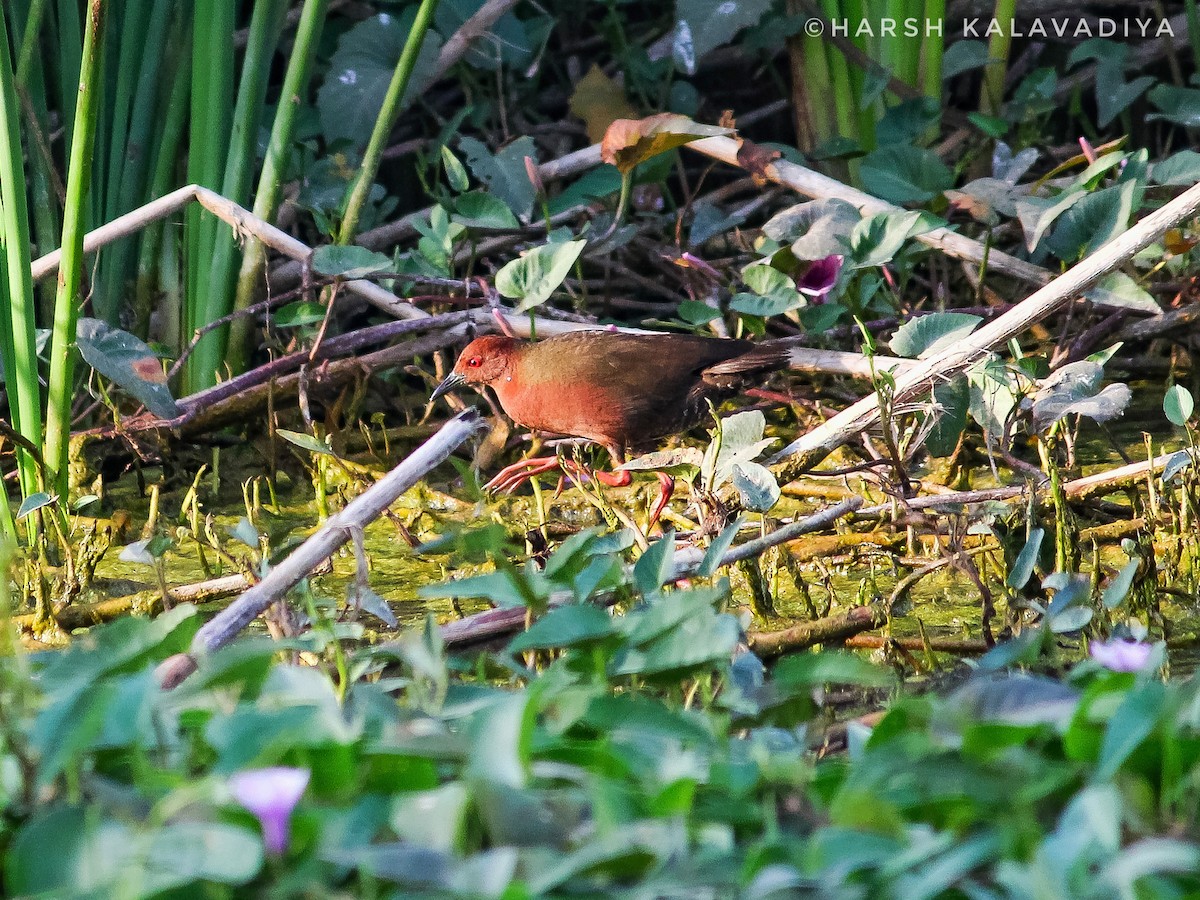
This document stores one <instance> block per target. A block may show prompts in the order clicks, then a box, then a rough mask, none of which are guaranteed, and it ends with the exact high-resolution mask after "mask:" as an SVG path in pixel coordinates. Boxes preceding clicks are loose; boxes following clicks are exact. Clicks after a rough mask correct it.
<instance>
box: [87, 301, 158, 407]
mask: <svg viewBox="0 0 1200 900" xmlns="http://www.w3.org/2000/svg"><path fill="white" fill-rule="evenodd" d="M76 343H77V344H78V346H79V354H80V355H81V356H82V357H83V358H84V361H85V362H87V364H88V365H89V366H91V367H92V368H93V369H95V370H96V371H97V372H99V373H100V374H101V375H103V376H104V377H105V378H107V379H109V380H110V381H112V382H113V383H114V384H117V385H119V386H120V387H122V388H124V389H125V390H126V391H128V392H129V394H130V395H132V396H133V397H134V398H135V399H136V400H138V401H139V402H140V403H142V404H144V405H145V407H146V409H148V410H150V412H152V413H154V415H156V416H158V417H159V418H160V419H173V418H175V417H176V416H178V415H179V409H178V407H176V405H175V398H174V397H172V396H171V391H170V389H169V388H168V387H167V376H166V373H165V372H163V369H162V363H161V362H160V361H159V359H158V356H157V355H156V354H155V352H154V351H153V350H151V349H150V348H149V347H148V346H147V345H146V343H145V342H144V341H142V340H141V339H140V338H137V337H135V336H134V335H132V334H130V333H129V332H127V331H122V330H121V329H119V328H113V327H112V326H111V325H109V324H108V323H107V322H102V321H101V320H100V319H89V318H81V319H80V320H79V328H78V332H77V334H76Z"/></svg>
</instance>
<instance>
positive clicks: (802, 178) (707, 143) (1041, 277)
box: [685, 137, 1054, 285]
mask: <svg viewBox="0 0 1200 900" xmlns="http://www.w3.org/2000/svg"><path fill="white" fill-rule="evenodd" d="M685 146H687V147H689V148H691V149H692V150H695V151H697V152H699V153H703V154H704V155H705V156H710V157H712V158H713V159H719V160H721V161H722V162H724V163H728V164H729V165H731V166H738V167H739V168H742V166H741V165H740V164H739V163H738V158H737V152H738V146H739V145H738V142H737V141H736V140H734V139H733V138H728V137H711V138H704V139H703V140H699V141H693V142H692V143H690V144H686V145H685ZM762 174H763V175H764V176H765V177H766V178H767V179H769V180H770V181H774V182H775V183H776V184H782V185H784V186H785V187H789V188H791V189H792V190H794V191H797V192H798V193H801V194H804V195H805V196H807V197H815V198H818V199H820V198H827V197H828V198H837V199H839V200H845V201H846V202H847V203H850V204H852V205H854V206H856V207H858V209H859V211H860V212H862V213H863V214H864V215H875V214H876V213H896V212H906V210H904V209H901V208H900V207H899V206H894V205H892V204H891V203H888V202H887V201H886V200H880V199H879V198H878V197H872V196H871V195H870V194H866V193H864V192H862V191H860V190H858V189H857V188H852V187H850V186H849V185H846V184H843V183H842V182H840V181H837V180H836V179H833V178H830V177H828V176H827V175H822V174H820V173H819V172H814V171H812V169H806V168H805V167H804V166H798V165H796V164H795V163H790V162H787V161H786V160H776V161H774V162H772V163H770V164H768V165H767V166H766V168H765V170H764V171H763V173H762ZM916 239H917V240H918V241H920V242H921V243H923V244H928V245H929V246H930V247H934V248H936V249H938V250H941V251H942V252H943V253H945V254H946V255H947V256H953V257H955V258H956V259H965V260H970V261H971V262H975V263H981V262H983V260H984V258H985V257H986V258H987V264H988V271H989V272H999V273H1000V274H1002V275H1008V276H1010V277H1012V278H1017V279H1019V280H1021V281H1024V282H1028V283H1030V284H1038V285H1041V284H1046V283H1047V282H1049V281H1050V280H1051V278H1053V277H1054V276H1053V273H1051V272H1050V271H1049V270H1047V269H1043V268H1042V267H1041V266H1035V265H1033V264H1032V263H1028V262H1025V260H1023V259H1017V258H1016V257H1015V256H1009V255H1008V254H1007V253H1002V252H1001V251H999V250H995V249H989V248H985V247H984V245H983V244H982V243H980V242H979V241H974V240H971V238H969V237H964V236H963V235H961V234H957V233H955V232H953V231H950V230H948V229H946V228H935V229H934V230H933V231H930V232H927V233H926V234H921V235H917V238H916Z"/></svg>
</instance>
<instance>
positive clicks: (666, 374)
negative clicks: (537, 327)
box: [430, 329, 791, 522]
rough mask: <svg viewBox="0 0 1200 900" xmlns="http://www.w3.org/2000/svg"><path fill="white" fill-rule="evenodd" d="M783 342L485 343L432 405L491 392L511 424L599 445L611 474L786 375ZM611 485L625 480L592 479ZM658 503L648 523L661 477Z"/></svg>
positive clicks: (663, 499) (544, 463)
mask: <svg viewBox="0 0 1200 900" xmlns="http://www.w3.org/2000/svg"><path fill="white" fill-rule="evenodd" d="M790 349H791V348H790V346H789V342H787V341H786V340H780V341H762V342H759V343H754V342H751V341H747V340H740V339H729V338H709V337H701V336H699V335H691V334H673V333H650V332H619V331H611V330H591V329H588V330H579V331H570V332H566V333H563V334H558V335H554V336H551V337H547V338H544V339H542V340H539V341H527V340H521V339H519V338H515V337H510V336H507V335H497V334H489V335H484V336H482V337H477V338H475V339H474V340H473V341H471V342H470V343H469V344H468V345H467V346H466V347H465V348H464V349H463V351H462V353H461V354H460V355H459V357H458V360H457V361H456V362H455V364H454V368H453V370H452V371H451V372H450V374H449V375H447V376H446V377H445V379H444V380H443V381H442V382H441V383H440V384H439V385H438V386H437V387H436V388H435V389H434V391H433V394H432V395H431V397H430V400H431V401H433V400H437V399H438V398H439V397H442V396H443V395H445V394H447V393H448V392H450V391H452V390H455V389H456V388H459V387H464V386H468V387H472V388H475V389H476V390H479V391H481V392H482V391H483V390H484V389H485V388H491V389H492V391H493V392H494V393H495V395H496V399H497V400H498V401H499V402H500V406H501V408H502V409H503V410H504V412H505V413H506V414H507V415H508V417H509V418H510V419H512V420H513V421H514V422H515V423H516V424H518V425H521V426H524V427H526V428H531V429H534V430H537V431H544V432H550V433H553V434H560V435H570V436H573V437H581V438H585V439H587V440H590V441H594V442H595V443H597V444H600V445H601V446H602V447H604V448H605V449H606V450H607V451H608V454H609V456H610V457H611V459H612V464H613V466H614V467H618V466H620V465H621V464H622V463H624V462H625V460H626V454H627V453H628V452H630V451H638V450H642V449H645V448H647V447H649V446H652V445H653V444H655V442H657V441H659V440H661V439H663V438H666V437H668V436H671V435H675V434H679V433H681V432H683V431H685V430H687V429H688V428H690V427H692V426H694V425H696V424H698V423H699V422H700V421H702V420H703V419H704V418H705V417H706V416H707V415H708V410H709V406H708V404H709V402H710V401H712V402H719V401H721V400H723V399H725V398H727V397H730V396H733V395H734V394H736V393H737V392H738V390H739V389H740V388H742V387H744V386H746V385H747V384H748V382H749V381H750V380H751V379H752V378H754V377H755V376H759V377H761V376H764V375H766V374H767V373H769V372H773V371H776V370H778V369H782V368H785V367H787V365H788V364H789V360H790ZM558 465H559V461H558V460H557V459H556V458H546V459H534V460H525V461H523V462H521V463H517V464H515V465H513V466H509V467H508V468H507V469H505V470H504V471H503V472H501V473H500V474H499V475H497V476H496V477H495V478H493V479H492V481H491V482H489V487H491V488H492V489H511V488H512V487H515V486H516V485H518V484H520V483H521V482H522V481H524V480H525V479H527V478H528V477H532V476H533V475H536V474H539V473H540V472H545V471H549V470H550V469H551V468H554V467H557V466H558ZM593 474H594V475H596V477H598V478H599V479H600V480H601V481H603V482H604V483H606V484H611V485H625V484H629V482H630V474H629V472H628V471H621V472H614V473H601V472H596V473H593ZM659 480H660V483H661V484H662V494H661V495H660V499H659V502H658V503H656V504H655V507H654V509H653V510H652V512H651V521H652V522H653V521H655V520H656V519H657V518H658V513H661V511H662V509H663V508H664V507H665V506H666V503H667V502H669V500H670V491H671V490H673V488H674V483H673V481H672V480H671V479H670V476H667V475H665V474H660V475H659Z"/></svg>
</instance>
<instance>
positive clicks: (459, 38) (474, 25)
mask: <svg viewBox="0 0 1200 900" xmlns="http://www.w3.org/2000/svg"><path fill="white" fill-rule="evenodd" d="M517 2H518V0H487V2H486V3H485V4H483V6H481V7H479V9H477V10H476V11H475V13H474V14H473V15H472V16H471V17H470V18H469V19H467V21H465V22H463V23H462V25H460V26H459V27H458V30H457V31H455V32H454V34H452V35H450V39H449V40H448V41H446V43H445V44H444V45H443V46H442V49H441V52H440V53H438V58H437V64H436V65H435V66H434V67H433V75H432V77H431V78H430V79H429V83H430V84H432V83H433V82H435V81H439V80H441V78H442V76H443V75H445V74H446V73H447V72H448V71H450V68H451V67H452V66H453V65H454V64H455V63H457V62H458V61H459V60H460V59H462V57H463V55H464V54H465V53H466V52H467V50H468V49H470V46H471V44H472V43H474V42H475V41H476V40H478V39H479V38H481V37H483V36H484V35H485V34H487V32H488V29H490V28H491V27H492V26H493V25H495V24H496V22H498V21H499V20H500V17H501V16H503V15H504V14H505V13H506V12H508V11H509V10H510V9H512V8H513V7H514V6H516V5H517Z"/></svg>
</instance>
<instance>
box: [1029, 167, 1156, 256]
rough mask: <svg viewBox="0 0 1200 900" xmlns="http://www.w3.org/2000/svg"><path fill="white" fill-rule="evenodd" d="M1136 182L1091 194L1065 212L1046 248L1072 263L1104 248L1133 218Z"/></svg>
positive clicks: (1117, 185) (1116, 185)
mask: <svg viewBox="0 0 1200 900" xmlns="http://www.w3.org/2000/svg"><path fill="white" fill-rule="evenodd" d="M1137 187H1138V186H1137V183H1136V182H1133V181H1129V182H1125V183H1124V184H1115V185H1113V186H1112V187H1107V188H1102V189H1101V190H1098V191H1096V192H1094V193H1091V194H1088V195H1087V196H1086V197H1083V198H1081V199H1080V200H1079V202H1078V203H1075V204H1073V205H1072V206H1071V208H1070V209H1068V210H1067V211H1066V212H1065V213H1063V215H1062V218H1061V219H1060V220H1059V221H1058V223H1057V224H1056V225H1055V226H1054V233H1053V234H1051V235H1050V239H1049V241H1048V243H1047V246H1048V247H1049V249H1050V252H1051V253H1053V254H1054V255H1055V256H1057V257H1058V258H1059V259H1061V260H1063V261H1064V262H1068V263H1073V262H1076V261H1077V260H1079V259H1080V258H1082V257H1084V256H1087V255H1088V254H1089V253H1092V252H1093V251H1095V250H1096V249H1097V248H1099V247H1102V246H1103V245H1104V244H1106V243H1108V242H1109V241H1110V240H1112V239H1113V238H1115V237H1116V236H1117V235H1119V234H1121V233H1122V232H1124V231H1125V229H1126V228H1128V227H1129V219H1130V217H1131V216H1132V215H1133V195H1134V193H1135V191H1136V190H1137Z"/></svg>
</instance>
